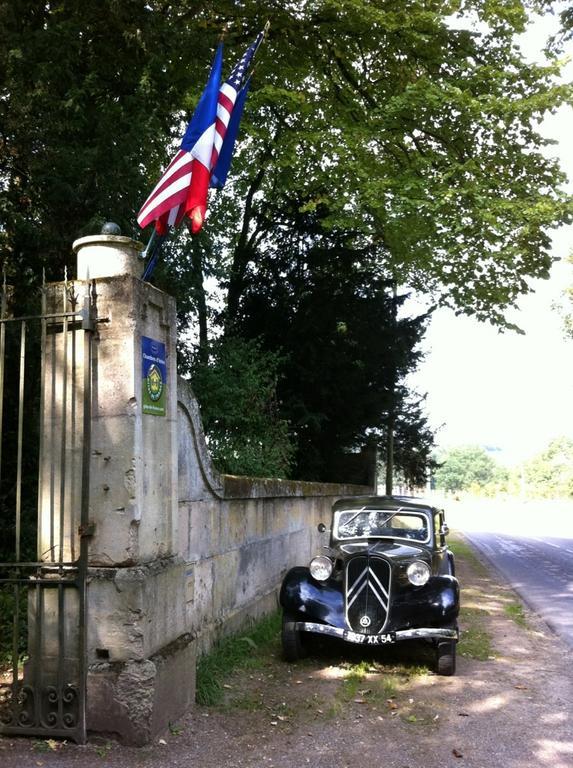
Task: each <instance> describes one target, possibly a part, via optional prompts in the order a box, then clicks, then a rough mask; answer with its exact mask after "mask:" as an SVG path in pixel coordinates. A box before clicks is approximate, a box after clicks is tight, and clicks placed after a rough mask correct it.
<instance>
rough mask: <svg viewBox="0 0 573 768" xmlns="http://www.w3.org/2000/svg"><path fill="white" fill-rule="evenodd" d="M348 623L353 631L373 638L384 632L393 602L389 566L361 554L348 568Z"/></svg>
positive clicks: (346, 582) (346, 593) (346, 585)
mask: <svg viewBox="0 0 573 768" xmlns="http://www.w3.org/2000/svg"><path fill="white" fill-rule="evenodd" d="M345 596H346V620H347V621H348V625H349V627H350V628H351V629H352V630H353V631H354V632H361V633H362V634H367V635H372V634H378V633H379V632H381V631H382V630H383V629H384V625H385V624H386V620H387V618H388V606H389V600H390V563H389V562H388V561H387V560H383V559H382V558H381V557H369V556H368V555H358V556H356V557H353V558H351V559H350V560H349V561H348V563H347V566H346V580H345Z"/></svg>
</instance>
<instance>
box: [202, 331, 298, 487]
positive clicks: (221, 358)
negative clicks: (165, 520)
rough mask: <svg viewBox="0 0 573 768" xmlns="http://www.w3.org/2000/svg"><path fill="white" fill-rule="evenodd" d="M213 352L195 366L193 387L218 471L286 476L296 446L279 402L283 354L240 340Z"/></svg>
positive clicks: (222, 342) (213, 348) (228, 340)
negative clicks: (277, 394) (280, 410)
mask: <svg viewBox="0 0 573 768" xmlns="http://www.w3.org/2000/svg"><path fill="white" fill-rule="evenodd" d="M210 351H211V359H210V361H208V362H207V363H205V364H204V363H202V362H200V361H197V363H196V365H195V368H194V371H193V374H194V375H193V387H194V390H195V393H196V395H197V397H198V399H199V403H200V405H201V415H202V418H203V425H204V428H205V433H206V435H207V439H208V443H209V450H210V453H211V455H212V457H213V460H214V462H215V464H216V465H217V467H218V469H219V470H220V471H221V472H226V473H228V474H234V475H253V476H258V477H281V476H282V477H284V476H287V475H288V473H289V467H290V463H291V460H292V455H293V446H292V444H291V440H290V438H289V433H288V425H287V423H286V421H284V419H281V418H280V416H279V413H278V404H277V400H276V386H277V375H278V373H277V372H278V367H279V363H280V360H281V358H280V355H279V354H278V353H276V352H268V351H264V350H263V349H262V348H261V345H260V343H259V342H258V341H257V340H251V341H249V340H245V339H242V338H239V337H237V336H234V337H227V338H224V339H220V340H217V341H215V342H213V344H212V345H211V350H210Z"/></svg>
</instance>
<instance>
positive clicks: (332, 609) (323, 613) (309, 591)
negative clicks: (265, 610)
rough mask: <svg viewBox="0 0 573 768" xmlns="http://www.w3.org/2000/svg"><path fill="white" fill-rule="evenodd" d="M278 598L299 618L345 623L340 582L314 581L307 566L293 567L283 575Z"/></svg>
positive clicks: (285, 607) (335, 624)
mask: <svg viewBox="0 0 573 768" xmlns="http://www.w3.org/2000/svg"><path fill="white" fill-rule="evenodd" d="M279 602H280V604H281V606H282V608H283V609H284V610H285V611H287V612H288V613H290V614H292V615H293V616H297V617H300V620H301V621H319V622H323V623H324V624H330V625H331V626H333V627H340V628H344V627H346V624H345V621H344V596H343V594H342V586H341V584H340V582H338V581H336V580H335V579H328V580H327V581H324V582H319V581H316V579H313V578H312V576H311V575H310V572H309V570H308V568H304V567H302V566H298V567H296V568H292V569H291V570H290V571H289V572H288V573H287V575H286V576H285V578H284V580H283V583H282V586H281V591H280V596H279Z"/></svg>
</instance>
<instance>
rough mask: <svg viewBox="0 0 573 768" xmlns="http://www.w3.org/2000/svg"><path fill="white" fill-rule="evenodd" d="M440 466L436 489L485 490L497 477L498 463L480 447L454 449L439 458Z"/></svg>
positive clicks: (436, 474) (435, 476)
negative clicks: (478, 488)
mask: <svg viewBox="0 0 573 768" xmlns="http://www.w3.org/2000/svg"><path fill="white" fill-rule="evenodd" d="M438 464H439V466H438V469H436V472H435V474H434V478H435V481H436V487H437V488H440V489H442V490H444V491H452V492H455V491H466V490H469V489H470V488H471V486H478V487H480V488H484V487H485V486H486V485H487V484H488V483H490V482H492V481H493V480H494V479H495V477H496V471H497V465H496V462H495V461H494V459H492V458H491V456H489V455H488V453H487V452H486V451H485V450H484V449H483V448H481V447H480V446H478V445H465V446H459V447H457V448H452V449H450V450H449V451H446V452H445V453H444V454H443V455H441V456H439V457H438Z"/></svg>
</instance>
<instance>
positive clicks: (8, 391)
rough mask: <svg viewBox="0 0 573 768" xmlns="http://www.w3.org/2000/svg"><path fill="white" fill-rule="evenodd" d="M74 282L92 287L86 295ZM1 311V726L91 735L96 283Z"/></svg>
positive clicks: (5, 305) (5, 295)
mask: <svg viewBox="0 0 573 768" xmlns="http://www.w3.org/2000/svg"><path fill="white" fill-rule="evenodd" d="M76 290H80V291H82V292H85V296H83V297H80V296H79V295H78V294H77V293H76ZM10 299H11V296H10V291H9V290H8V289H7V288H6V285H5V284H4V287H3V290H2V305H1V313H0V734H20V735H23V734H30V735H40V736H44V737H60V738H69V739H73V740H75V741H78V742H83V741H85V736H86V727H85V709H86V652H85V643H86V609H85V605H86V601H85V590H86V568H87V538H86V536H85V533H86V531H87V515H88V490H89V451H90V422H91V362H90V361H91V344H92V335H93V334H92V331H93V327H94V318H95V309H94V307H95V288H94V287H93V286H90V285H88V284H74V283H71V282H68V281H67V280H65V281H64V282H63V283H60V284H58V285H51V286H46V285H44V286H43V287H42V290H41V308H40V314H38V315H30V316H25V317H18V318H15V317H12V316H10Z"/></svg>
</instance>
